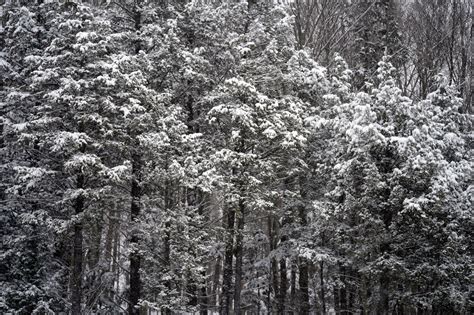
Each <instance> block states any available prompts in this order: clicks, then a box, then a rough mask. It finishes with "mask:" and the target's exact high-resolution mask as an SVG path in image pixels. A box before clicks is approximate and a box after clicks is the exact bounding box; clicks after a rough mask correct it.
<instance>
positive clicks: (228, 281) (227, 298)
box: [220, 208, 235, 315]
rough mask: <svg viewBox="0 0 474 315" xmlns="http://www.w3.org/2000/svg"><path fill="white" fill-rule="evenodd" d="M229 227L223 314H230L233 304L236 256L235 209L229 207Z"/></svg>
mask: <svg viewBox="0 0 474 315" xmlns="http://www.w3.org/2000/svg"><path fill="white" fill-rule="evenodd" d="M226 217H227V229H226V236H225V253H224V270H223V280H222V296H221V298H222V302H221V312H220V313H221V314H222V315H228V314H229V313H230V308H231V304H232V276H233V269H232V261H233V256H234V232H235V231H234V224H235V209H232V208H229V209H227V214H226Z"/></svg>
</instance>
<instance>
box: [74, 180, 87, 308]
mask: <svg viewBox="0 0 474 315" xmlns="http://www.w3.org/2000/svg"><path fill="white" fill-rule="evenodd" d="M84 182H85V178H84V175H82V174H79V175H77V188H78V189H83V188H84ZM83 211H84V196H83V195H82V193H81V194H80V195H79V196H78V197H77V198H76V200H75V201H74V212H75V215H76V216H79V215H81V213H82V212H83ZM76 220H77V221H76V222H75V223H74V239H73V252H72V274H71V314H73V315H76V314H78V315H79V314H81V302H82V251H83V248H82V241H83V233H82V232H83V225H82V219H81V218H79V219H77V218H76Z"/></svg>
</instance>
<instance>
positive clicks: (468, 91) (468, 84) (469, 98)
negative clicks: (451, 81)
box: [464, 5, 474, 114]
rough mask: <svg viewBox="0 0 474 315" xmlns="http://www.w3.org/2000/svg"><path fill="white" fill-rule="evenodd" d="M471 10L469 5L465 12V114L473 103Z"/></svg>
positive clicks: (473, 29)
mask: <svg viewBox="0 0 474 315" xmlns="http://www.w3.org/2000/svg"><path fill="white" fill-rule="evenodd" d="M473 9H474V6H473V5H470V6H469V7H468V8H467V9H466V10H467V16H468V17H467V23H466V24H467V26H466V28H467V30H466V31H467V35H468V36H467V40H466V45H467V49H466V50H467V52H466V56H467V58H466V59H467V60H466V66H465V67H466V72H467V75H466V78H465V81H464V85H465V88H464V106H465V108H464V112H466V113H469V114H470V113H472V103H473V101H474V99H473V95H472V94H473V91H472V86H473V82H472V77H473V75H474V69H473V68H474V66H473V62H472V59H473V58H474V56H473V55H474V51H473V46H474V21H473V15H474V12H473Z"/></svg>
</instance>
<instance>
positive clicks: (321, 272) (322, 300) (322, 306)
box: [319, 260, 326, 315]
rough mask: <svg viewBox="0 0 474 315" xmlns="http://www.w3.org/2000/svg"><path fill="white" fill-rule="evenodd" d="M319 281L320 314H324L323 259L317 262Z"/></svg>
mask: <svg viewBox="0 0 474 315" xmlns="http://www.w3.org/2000/svg"><path fill="white" fill-rule="evenodd" d="M319 281H320V285H321V308H322V310H321V311H322V314H323V315H325V314H326V291H325V288H324V285H325V284H324V261H322V260H321V261H320V262H319Z"/></svg>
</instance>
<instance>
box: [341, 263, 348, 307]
mask: <svg viewBox="0 0 474 315" xmlns="http://www.w3.org/2000/svg"><path fill="white" fill-rule="evenodd" d="M339 271H340V273H341V276H340V279H341V283H342V286H341V287H340V288H339V306H340V311H341V312H340V314H341V315H348V314H349V312H348V305H347V290H346V288H347V282H346V268H345V267H344V266H342V265H340V266H339Z"/></svg>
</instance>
